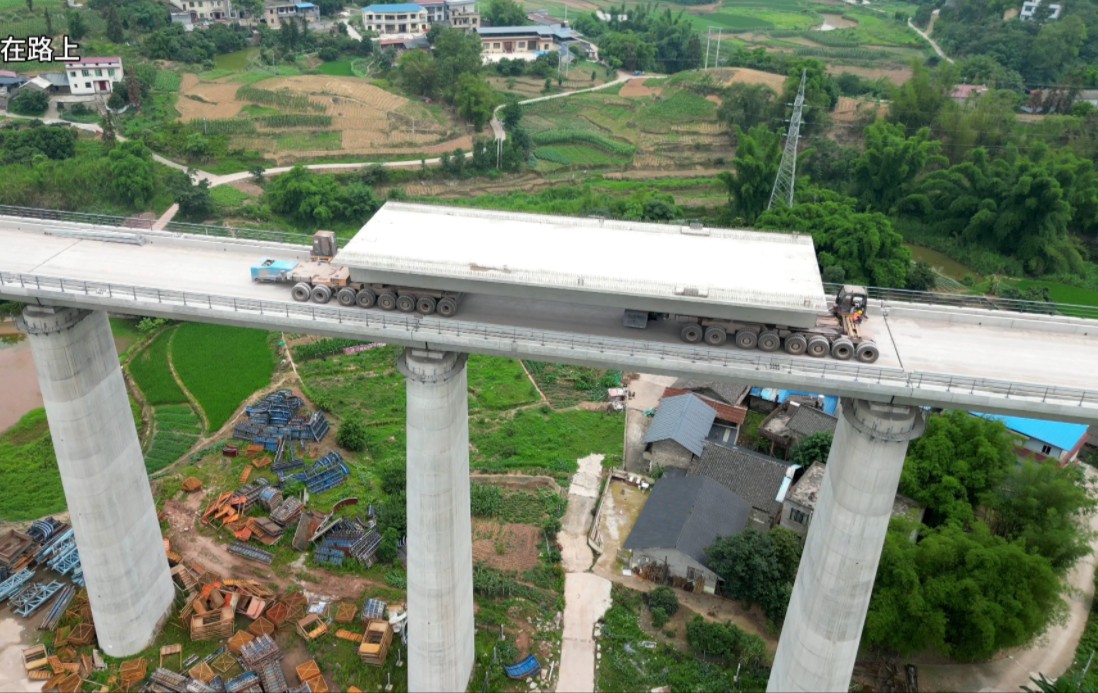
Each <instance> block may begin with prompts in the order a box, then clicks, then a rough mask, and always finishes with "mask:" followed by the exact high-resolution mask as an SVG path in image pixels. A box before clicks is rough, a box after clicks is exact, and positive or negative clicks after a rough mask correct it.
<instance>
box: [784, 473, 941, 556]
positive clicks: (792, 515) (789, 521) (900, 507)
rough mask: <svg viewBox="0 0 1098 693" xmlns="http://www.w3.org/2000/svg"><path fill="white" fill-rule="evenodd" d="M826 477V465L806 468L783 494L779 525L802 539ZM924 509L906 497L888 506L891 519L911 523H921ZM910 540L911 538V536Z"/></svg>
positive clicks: (810, 521) (897, 496)
mask: <svg viewBox="0 0 1098 693" xmlns="http://www.w3.org/2000/svg"><path fill="white" fill-rule="evenodd" d="M826 474H827V465H826V464H821V463H818V462H817V463H816V464H813V465H812V466H811V467H809V468H808V469H807V470H806V471H805V473H804V474H803V475H801V478H800V479H798V480H797V483H795V484H793V487H792V488H791V489H789V493H787V494H785V500H784V502H783V503H782V519H781V522H780V524H781V526H782V527H785V528H786V529H791V530H793V531H794V532H796V533H797V534H800V535H801V536H802V537H803V536H805V535H807V534H808V527H809V525H810V524H812V515H813V513H814V512H815V510H816V503H817V502H818V501H819V497H820V490H821V489H822V488H823V481H824V476H825V475H826ZM925 511H926V509H925V508H924V507H923V506H921V505H919V504H918V503H916V502H915V501H913V500H912V499H910V498H908V497H907V496H901V495H899V494H897V495H896V498H895V500H894V501H893V503H892V517H908V518H910V519H911V520H914V521H915V522H922V521H923V514H924V512H925ZM912 538H913V539H914V536H913V537H912Z"/></svg>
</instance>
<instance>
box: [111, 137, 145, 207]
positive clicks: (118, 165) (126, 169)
mask: <svg viewBox="0 0 1098 693" xmlns="http://www.w3.org/2000/svg"><path fill="white" fill-rule="evenodd" d="M107 160H108V162H109V165H110V172H111V186H112V187H113V188H114V193H115V195H116V196H117V197H118V198H119V199H120V200H121V201H122V202H125V203H126V204H128V205H129V206H130V207H132V208H135V209H138V208H142V207H144V206H145V205H146V204H147V203H148V202H149V200H151V199H152V195H153V191H154V189H155V182H154V181H155V179H154V177H153V173H154V167H153V158H152V152H151V151H149V149H148V147H146V146H145V145H144V144H143V143H141V142H139V141H136V140H128V141H126V142H122V143H121V144H119V145H118V146H117V147H115V148H114V149H112V150H111V152H110V154H108V155H107Z"/></svg>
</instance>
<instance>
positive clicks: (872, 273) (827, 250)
mask: <svg viewBox="0 0 1098 693" xmlns="http://www.w3.org/2000/svg"><path fill="white" fill-rule="evenodd" d="M833 198H834V199H831V200H826V201H822V202H813V203H800V204H796V205H794V206H793V207H776V208H774V209H771V210H769V211H767V212H766V213H765V214H763V215H762V216H761V217H759V219H758V222H757V225H758V226H759V227H760V228H765V229H775V230H778V231H787V232H788V231H798V232H803V233H811V234H812V240H813V241H814V242H815V245H816V254H817V259H818V261H819V263H820V268H821V270H823V271H824V272H825V273H826V274H829V275H834V270H831V271H830V272H829V268H839V269H840V270H841V272H840V274H841V276H842V277H844V278H845V281H851V282H859V283H863V284H869V285H872V286H891V287H903V286H904V285H905V284H906V281H907V272H908V269H909V268H910V267H911V251H910V250H908V249H907V247H906V246H905V245H904V243H903V237H902V236H901V235H900V234H899V233H897V232H896V231H895V230H893V228H892V222H891V221H890V220H889V219H888V217H886V216H884V215H883V214H880V213H877V212H869V213H867V212H858V211H857V210H856V209H855V207H854V204H853V203H854V201H853V200H851V199H849V198H845V199H844V198H841V197H834V196H833Z"/></svg>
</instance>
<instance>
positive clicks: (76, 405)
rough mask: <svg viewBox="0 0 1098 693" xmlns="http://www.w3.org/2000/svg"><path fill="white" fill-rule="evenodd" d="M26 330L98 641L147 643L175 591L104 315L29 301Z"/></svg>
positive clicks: (111, 645)
mask: <svg viewBox="0 0 1098 693" xmlns="http://www.w3.org/2000/svg"><path fill="white" fill-rule="evenodd" d="M17 322H18V325H19V327H20V329H22V330H23V331H24V332H26V333H27V335H28V337H29V342H30V345H31V351H32V353H33V354H34V365H35V370H36V371H37V373H38V383H39V386H40V388H41V390H42V399H43V402H44V403H45V407H46V418H47V419H48V421H49V427H50V433H51V434H52V437H53V446H54V450H55V451H56V453H57V466H58V468H59V470H60V472H61V483H62V486H63V487H64V489H65V498H66V500H67V502H68V509H69V514H70V516H71V522H72V526H73V530H74V532H75V534H76V544H77V546H78V547H79V550H80V560H81V566H82V568H83V575H84V579H85V580H86V584H87V589H88V598H89V601H90V604H91V609H92V613H93V615H94V617H95V627H96V633H97V635H98V638H99V644H100V647H102V649H103V651H104V652H105V653H107V654H109V655H111V656H113V657H126V656H129V655H132V654H135V653H137V652H140V651H141V650H142V649H144V648H145V647H146V646H147V645H148V644H149V642H151V640H152V638H153V635H154V634H155V632H156V629H157V626H158V625H159V624H160V622H161V621H162V620H163V618H164V616H165V615H166V614H167V612H168V609H169V607H170V606H171V603H172V599H173V597H174V596H175V590H174V588H173V587H172V581H171V576H170V574H169V567H168V559H167V556H166V555H165V553H164V544H163V538H162V537H161V534H160V525H159V523H158V522H157V520H156V506H155V505H154V504H153V498H152V492H151V491H150V489H149V482H148V478H147V476H146V473H145V463H144V459H143V457H142V455H141V444H140V442H139V441H138V439H137V430H136V428H135V427H134V423H133V414H132V413H131V411H130V404H129V398H128V397H127V395H126V386H125V383H124V382H123V380H122V370H121V367H120V366H119V364H118V353H117V352H116V351H115V347H114V339H113V337H112V335H111V329H110V324H109V323H108V321H107V314H106V313H105V312H103V311H94V312H90V311H84V310H76V309H73V308H53V307H48V306H28V307H27V308H26V309H25V310H24V311H23V314H22V315H21V316H20V317H19V318H18V319H17Z"/></svg>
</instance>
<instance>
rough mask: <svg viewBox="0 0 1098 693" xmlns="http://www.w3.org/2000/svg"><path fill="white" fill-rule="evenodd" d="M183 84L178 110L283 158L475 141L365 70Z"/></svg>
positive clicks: (423, 149)
mask: <svg viewBox="0 0 1098 693" xmlns="http://www.w3.org/2000/svg"><path fill="white" fill-rule="evenodd" d="M256 77H258V79H256ZM159 80H160V78H159V77H158V81H159ZM179 89H180V97H179V98H178V99H177V100H176V110H177V111H179V113H180V120H181V121H183V122H184V123H187V124H188V125H189V127H190V128H191V129H192V130H193V131H194V132H197V133H202V134H207V135H227V136H229V137H230V138H231V141H232V144H233V145H234V146H236V147H241V148H244V149H248V150H251V151H257V152H259V153H261V154H264V155H267V156H268V157H270V158H272V159H274V160H275V161H277V162H278V163H279V164H288V163H294V162H296V161H304V160H308V159H320V158H324V157H330V156H332V154H333V152H338V153H339V155H340V156H355V155H359V156H362V157H371V158H374V157H376V158H391V159H399V158H413V159H414V158H416V157H417V156H419V155H437V154H439V153H441V152H444V151H452V150H453V149H456V148H458V147H462V148H464V149H466V150H468V149H470V148H471V146H472V140H471V136H470V131H469V129H468V128H467V127H466V126H465V125H464V124H462V123H459V122H457V121H455V120H453V119H451V118H450V117H449V116H448V115H447V114H446V112H445V111H443V110H441V109H437V108H431V107H429V106H428V105H426V104H424V103H421V102H419V101H414V100H411V99H407V98H405V97H403V96H398V95H397V94H393V93H391V92H388V91H385V90H384V89H381V88H380V87H377V86H375V85H373V84H371V83H370V82H369V81H367V80H365V79H361V78H358V77H347V76H332V75H325V74H320V75H296V76H288V77H279V76H275V75H267V76H264V75H263V74H255V73H253V72H246V73H243V74H228V75H224V74H221V73H220V72H217V71H215V72H213V73H207V74H205V75H202V76H200V75H197V74H186V75H184V76H183V78H182V82H181V84H180V88H179Z"/></svg>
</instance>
